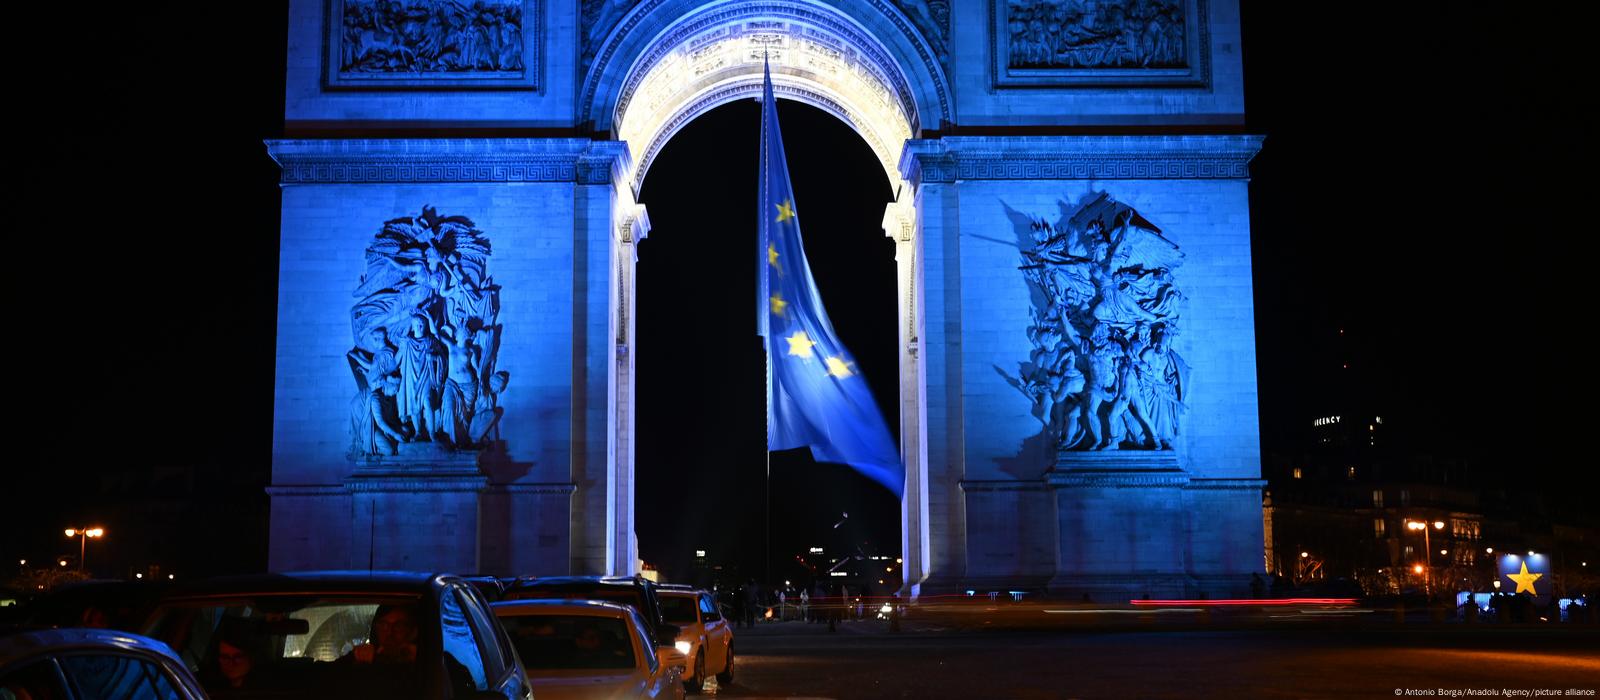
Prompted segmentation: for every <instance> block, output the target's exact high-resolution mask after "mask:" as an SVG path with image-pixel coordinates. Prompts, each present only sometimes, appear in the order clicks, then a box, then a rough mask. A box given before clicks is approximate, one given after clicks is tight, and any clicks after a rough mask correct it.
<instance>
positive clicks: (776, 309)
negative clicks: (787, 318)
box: [767, 294, 789, 316]
mask: <svg viewBox="0 0 1600 700" xmlns="http://www.w3.org/2000/svg"><path fill="white" fill-rule="evenodd" d="M767 301H769V302H771V303H772V313H774V314H777V315H779V316H782V315H783V307H785V306H788V305H789V302H787V301H784V300H783V295H781V294H774V295H772V298H771V299H768V300H767Z"/></svg>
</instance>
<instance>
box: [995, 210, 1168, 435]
mask: <svg viewBox="0 0 1600 700" xmlns="http://www.w3.org/2000/svg"><path fill="white" fill-rule="evenodd" d="M1032 239H1033V240H1032V244H1033V245H1032V248H1031V249H1024V250H1023V252H1022V260H1023V264H1022V265H1021V266H1020V269H1021V270H1022V272H1023V275H1024V277H1025V278H1026V280H1027V283H1028V289H1029V293H1030V295H1031V297H1032V300H1033V308H1032V319H1033V320H1032V324H1031V325H1030V326H1029V327H1028V330H1027V334H1028V339H1029V340H1030V341H1031V343H1032V345H1033V348H1034V349H1033V351H1032V352H1031V354H1030V356H1029V358H1028V360H1027V361H1026V362H1023V363H1021V366H1020V368H1019V374H1018V376H1016V377H1012V378H1011V383H1012V385H1013V386H1015V387H1017V389H1019V390H1020V391H1022V392H1023V393H1024V394H1025V395H1027V396H1028V398H1029V400H1030V401H1032V403H1033V412H1034V416H1035V417H1037V418H1038V419H1039V420H1040V421H1041V422H1043V423H1044V424H1045V432H1046V434H1047V435H1048V436H1049V437H1050V438H1051V439H1052V441H1053V443H1054V445H1055V447H1056V449H1058V450H1115V449H1144V450H1171V449H1173V448H1174V446H1175V445H1176V443H1177V440H1178V436H1179V435H1180V434H1181V430H1180V426H1181V422H1182V421H1181V418H1182V415H1183V410H1184V399H1185V397H1186V394H1187V392H1188V388H1189V367H1188V365H1187V364H1186V363H1185V362H1184V361H1183V358H1182V357H1181V356H1180V355H1178V353H1177V352H1176V351H1174V350H1173V345H1174V342H1175V341H1176V339H1177V337H1178V331H1179V314H1180V307H1181V306H1182V303H1183V294H1182V292H1181V291H1179V289H1178V288H1177V286H1176V284H1175V280H1174V277H1173V271H1174V270H1175V269H1176V268H1177V267H1179V266H1180V265H1181V264H1182V263H1183V253H1182V252H1181V251H1179V250H1178V246H1177V245H1175V244H1173V243H1172V241H1170V240H1168V239H1167V238H1166V237H1164V236H1163V235H1162V233H1161V229H1159V228H1157V227H1156V226H1155V225H1154V224H1152V223H1150V222H1149V221H1147V220H1145V219H1144V218H1143V217H1141V216H1140V215H1139V213H1138V212H1137V211H1135V210H1134V209H1133V208H1132V207H1129V206H1127V205H1125V204H1122V203H1120V202H1118V201H1116V200H1115V199H1112V198H1111V197H1110V196H1109V195H1106V194H1101V195H1100V196H1099V197H1098V198H1097V199H1094V200H1093V201H1092V202H1090V203H1089V204H1087V205H1085V206H1084V207H1083V208H1081V209H1079V210H1078V212H1077V213H1075V214H1074V215H1073V216H1072V217H1070V218H1069V219H1068V220H1067V221H1066V223H1065V225H1064V226H1063V227H1057V226H1056V225H1052V224H1050V223H1048V222H1045V221H1035V222H1034V223H1033V225H1032Z"/></svg>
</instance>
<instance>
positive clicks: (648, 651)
mask: <svg viewBox="0 0 1600 700" xmlns="http://www.w3.org/2000/svg"><path fill="white" fill-rule="evenodd" d="M628 612H629V613H630V614H629V615H628V619H629V620H631V621H632V622H633V630H634V635H635V636H637V637H638V638H639V644H640V645H642V646H643V647H644V657H645V665H647V666H649V667H650V674H651V675H655V673H656V671H658V670H660V669H661V659H659V658H657V657H656V642H655V637H653V636H651V634H650V626H649V625H647V624H645V622H644V617H643V616H642V615H640V614H639V612H638V611H636V610H630V611H628Z"/></svg>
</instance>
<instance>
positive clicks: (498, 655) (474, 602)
mask: <svg viewBox="0 0 1600 700" xmlns="http://www.w3.org/2000/svg"><path fill="white" fill-rule="evenodd" d="M456 595H458V596H460V598H461V606H462V607H463V608H464V609H465V610H466V611H467V621H468V622H469V623H470V624H471V625H472V631H473V634H474V635H475V636H476V637H477V639H478V651H479V653H481V654H483V662H484V666H486V667H487V668H488V670H489V678H490V679H491V680H494V681H498V680H499V679H500V676H501V674H503V673H505V670H506V668H507V667H508V666H509V664H510V659H511V654H510V652H509V650H508V649H507V648H506V646H505V644H504V640H503V639H501V638H500V635H497V634H495V632H496V631H497V630H498V628H499V625H498V624H496V623H495V621H494V618H493V617H490V616H489V615H488V614H487V613H485V612H484V611H483V606H481V605H479V604H478V601H479V600H480V598H479V597H477V596H475V595H474V592H473V590H472V589H471V588H470V587H468V586H460V587H458V588H457V589H456Z"/></svg>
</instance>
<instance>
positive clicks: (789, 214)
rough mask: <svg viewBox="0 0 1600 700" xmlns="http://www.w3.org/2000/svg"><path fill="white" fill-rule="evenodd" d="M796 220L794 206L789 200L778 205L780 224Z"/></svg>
mask: <svg viewBox="0 0 1600 700" xmlns="http://www.w3.org/2000/svg"><path fill="white" fill-rule="evenodd" d="M793 218H794V205H793V204H790V203H789V200H784V201H783V203H782V204H779V205H778V223H780V224H781V223H783V222H785V221H788V220H790V219H793Z"/></svg>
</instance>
